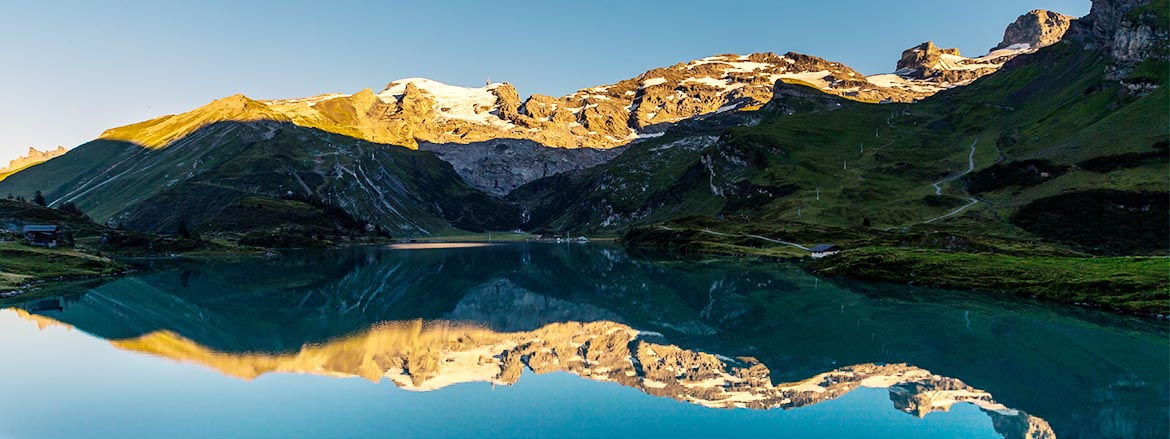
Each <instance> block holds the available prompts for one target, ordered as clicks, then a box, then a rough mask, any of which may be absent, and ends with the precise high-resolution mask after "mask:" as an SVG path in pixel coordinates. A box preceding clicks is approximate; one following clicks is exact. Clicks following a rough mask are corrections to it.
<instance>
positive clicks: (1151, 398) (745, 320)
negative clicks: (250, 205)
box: [0, 244, 1170, 438]
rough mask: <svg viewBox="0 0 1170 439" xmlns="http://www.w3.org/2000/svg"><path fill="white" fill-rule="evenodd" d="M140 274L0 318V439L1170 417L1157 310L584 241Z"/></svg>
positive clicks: (881, 431)
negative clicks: (1137, 313)
mask: <svg viewBox="0 0 1170 439" xmlns="http://www.w3.org/2000/svg"><path fill="white" fill-rule="evenodd" d="M149 265H151V266H150V267H148V268H146V269H144V270H143V271H141V272H140V273H138V274H135V275H132V276H127V277H122V278H119V279H116V280H112V281H109V282H106V283H102V284H100V285H96V286H92V287H87V288H88V289H84V290H79V291H77V292H76V293H75V294H71V295H69V296H67V297H65V298H62V299H44V300H30V301H29V302H28V303H25V304H22V305H20V306H17V307H13V308H9V309H6V310H2V311H0V389H3V390H0V437H3V438H10V437H11V438H65V437H69V438H73V437H86V438H90V437H92V438H139V437H142V438H154V437H165V438H181V437H193V438H195V437H198V438H206V437H217V438H219V437H249V438H252V437H329V438H348V437H370V436H377V437H380V436H395V437H550V436H557V437H628V436H641V437H666V436H669V437H676V438H680V437H730V436H749V435H750V436H766V437H825V438H842V437H917V438H934V437H938V438H950V437H965V438H981V437H987V438H999V437H1006V438H1022V437H1061V438H1069V437H1086V438H1087V437H1119V438H1122V437H1124V438H1135V437H1152V438H1165V437H1167V434H1168V431H1170V427H1168V418H1170V413H1168V408H1167V407H1168V406H1170V376H1168V375H1170V370H1168V369H1170V345H1168V343H1167V339H1168V334H1170V333H1168V328H1167V325H1166V323H1165V322H1162V321H1150V320H1148V319H1137V318H1129V317H1122V316H1113V315H1109V314H1107V313H1102V312H1097V311H1093V310H1081V309H1074V308H1069V307H1061V306H1047V305H1042V304H1037V303H1033V302H1030V301H1024V300H1016V299H1010V298H1003V297H997V296H994V295H987V294H977V293H967V292H955V291H944V290H937V289H926V288H915V287H909V286H895V285H879V284H871V283H863V282H849V281H841V280H826V279H818V278H816V277H814V276H811V275H809V274H808V273H806V272H804V271H802V270H801V269H800V268H799V267H797V266H794V265H791V264H784V263H774V262H772V263H769V262H751V263H748V262H732V261H726V260H710V261H700V260H672V259H664V258H661V257H645V256H634V255H631V254H629V253H628V252H627V251H625V250H623V249H621V248H619V247H616V246H609V245H594V244H591V245H580V244H571V245H553V244H505V245H495V246H487V247H473V248H436V249H390V248H352V249H343V250H328V251H304V252H288V253H286V254H284V255H281V256H278V257H273V258H264V259H244V260H211V261H198V262H182V261H153V262H149ZM989 296H990V297H989Z"/></svg>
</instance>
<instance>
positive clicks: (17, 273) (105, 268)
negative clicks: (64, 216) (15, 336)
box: [0, 242, 127, 291]
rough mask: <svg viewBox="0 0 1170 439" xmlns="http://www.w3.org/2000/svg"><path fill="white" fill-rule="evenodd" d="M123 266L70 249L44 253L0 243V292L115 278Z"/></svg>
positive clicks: (39, 250) (36, 248) (21, 246)
mask: <svg viewBox="0 0 1170 439" xmlns="http://www.w3.org/2000/svg"><path fill="white" fill-rule="evenodd" d="M126 269H127V266H126V265H125V264H122V263H120V262H117V261H114V260H112V259H110V258H106V257H102V256H96V255H92V254H88V253H83V252H80V251H77V250H72V249H48V248H41V247H31V246H27V245H24V244H17V243H12V242H4V243H0V291H12V290H16V289H18V288H21V287H22V286H23V285H26V284H29V283H34V282H42V281H46V280H57V279H67V278H83V277H96V276H106V275H112V274H118V273H121V272H123V271H125V270H126Z"/></svg>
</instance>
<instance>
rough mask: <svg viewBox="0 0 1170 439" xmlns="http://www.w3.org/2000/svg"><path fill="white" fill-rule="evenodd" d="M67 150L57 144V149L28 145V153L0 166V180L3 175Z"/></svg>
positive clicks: (6, 175) (10, 173)
mask: <svg viewBox="0 0 1170 439" xmlns="http://www.w3.org/2000/svg"><path fill="white" fill-rule="evenodd" d="M67 152H69V150H68V149H65V147H63V146H58V147H57V149H47V150H44V151H40V150H38V149H36V148H33V147H29V148H28V153H26V154H25V155H23V156H20V157H17V158H14V159H12V160H10V161H9V162H8V166H5V167H3V168H0V180H4V178H5V177H8V176H9V175H12V174H15V173H16V172H18V171H20V170H21V169H24V168H27V167H29V166H32V165H35V164H38V163H42V162H45V161H47V160H49V159H51V158H53V157H56V156H59V155H62V154H65V153H67Z"/></svg>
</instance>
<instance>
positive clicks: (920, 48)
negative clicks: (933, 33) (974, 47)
mask: <svg viewBox="0 0 1170 439" xmlns="http://www.w3.org/2000/svg"><path fill="white" fill-rule="evenodd" d="M943 55H951V56H956V57H957V56H962V54H960V53H959V49H955V48H950V49H943V48H940V47H938V46H936V45H935V44H934V41H927V42H925V43H922V44H919V45H917V46H914V47H911V48H909V49H906V50H904V51H902V58H901V59H899V60H898V71H899V72H901V71H926V70H932V69H935V68H937V67H939V65H940V64H941V63H942V61H943Z"/></svg>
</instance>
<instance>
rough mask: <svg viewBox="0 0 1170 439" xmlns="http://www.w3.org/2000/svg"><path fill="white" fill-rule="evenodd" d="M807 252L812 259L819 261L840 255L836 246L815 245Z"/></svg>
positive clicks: (839, 249)
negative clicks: (810, 254)
mask: <svg viewBox="0 0 1170 439" xmlns="http://www.w3.org/2000/svg"><path fill="white" fill-rule="evenodd" d="M809 252H811V253H812V257H813V259H820V258H823V257H825V256H829V255H834V254H837V253H841V247H839V246H838V245H837V244H817V245H814V246H812V248H810V249H809Z"/></svg>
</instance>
